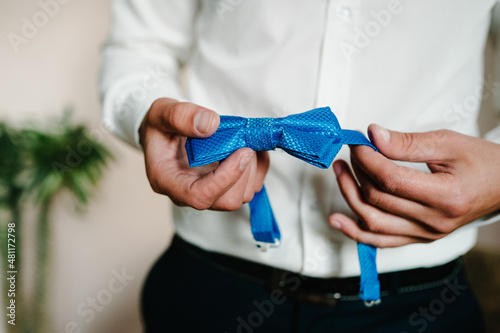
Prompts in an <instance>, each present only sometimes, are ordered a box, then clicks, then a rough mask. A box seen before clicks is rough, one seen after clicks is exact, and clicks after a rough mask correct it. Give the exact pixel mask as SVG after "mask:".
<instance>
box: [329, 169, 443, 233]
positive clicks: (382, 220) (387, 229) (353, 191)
mask: <svg viewBox="0 0 500 333" xmlns="http://www.w3.org/2000/svg"><path fill="white" fill-rule="evenodd" d="M334 169H335V173H336V174H337V182H338V184H339V187H340V190H341V193H342V195H343V196H344V199H345V200H346V202H347V204H348V205H349V207H350V208H351V209H352V211H353V212H354V213H355V214H356V215H357V216H358V217H359V219H360V220H361V221H362V222H363V226H364V227H365V228H366V229H367V230H368V231H371V232H374V233H380V234H388V235H399V236H411V237H423V238H432V239H434V238H435V237H437V236H436V235H435V234H434V233H432V232H430V231H429V230H428V229H427V228H426V227H424V226H422V225H421V224H419V223H415V222H412V221H409V220H407V219H405V218H402V217H399V216H396V215H393V214H390V213H387V212H385V211H383V210H380V209H378V208H375V207H373V206H371V205H369V204H368V203H366V202H365V201H364V199H363V196H362V193H361V189H360V188H359V187H358V185H357V183H356V180H355V179H354V176H353V174H352V172H351V171H350V169H349V167H348V166H347V164H346V163H345V162H344V161H336V162H335V164H334Z"/></svg>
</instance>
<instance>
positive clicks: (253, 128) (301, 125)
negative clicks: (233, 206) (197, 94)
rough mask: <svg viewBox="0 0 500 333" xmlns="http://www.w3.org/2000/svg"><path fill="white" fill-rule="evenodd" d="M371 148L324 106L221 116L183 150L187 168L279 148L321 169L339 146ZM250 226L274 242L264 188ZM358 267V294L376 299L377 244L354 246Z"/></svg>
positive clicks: (260, 237)
mask: <svg viewBox="0 0 500 333" xmlns="http://www.w3.org/2000/svg"><path fill="white" fill-rule="evenodd" d="M344 144H348V145H367V146H370V147H372V148H373V149H375V150H376V148H375V146H373V145H372V144H371V142H370V141H369V140H368V139H367V138H366V137H365V136H364V135H363V134H361V133H359V132H356V131H351V130H344V129H341V128H340V125H339V123H338V121H337V118H336V117H335V115H334V114H333V112H332V111H331V110H330V108H329V107H324V108H318V109H314V110H311V111H308V112H304V113H299V114H293V115H289V116H287V117H283V118H243V117H234V116H221V117H220V125H219V128H218V129H217V131H216V132H215V133H214V134H213V135H212V136H210V137H208V138H204V139H197V138H188V140H187V141H186V151H187V155H188V159H189V165H190V166H191V167H196V166H202V165H206V164H210V163H212V162H216V161H220V160H223V159H225V158H226V157H228V156H229V155H231V154H232V153H233V152H235V151H236V150H238V149H240V148H244V147H248V148H252V149H253V150H255V151H265V150H274V149H276V148H281V149H283V150H284V151H286V152H287V153H288V154H290V155H292V156H295V157H297V158H299V159H301V160H304V161H306V162H308V163H310V164H312V165H315V166H317V167H320V168H323V169H326V168H328V167H329V166H330V164H331V163H332V162H333V159H334V158H335V156H336V155H337V153H338V152H339V150H340V149H341V148H342V145H344ZM250 222H251V223H250V224H251V229H252V233H253V236H254V238H255V240H256V241H257V242H258V244H261V245H262V244H274V245H278V244H279V242H280V239H281V235H280V232H279V228H278V225H277V223H276V220H275V218H274V214H273V211H272V208H271V205H270V203H269V199H268V197H267V193H266V189H265V187H262V190H261V191H260V192H258V193H256V194H255V196H254V198H253V200H252V201H251V202H250ZM358 255H359V260H360V266H361V288H360V289H361V292H360V297H361V299H363V300H365V301H377V300H379V299H380V285H379V282H378V274H377V267H376V263H375V257H376V248H375V247H373V246H370V245H366V244H361V243H359V244H358Z"/></svg>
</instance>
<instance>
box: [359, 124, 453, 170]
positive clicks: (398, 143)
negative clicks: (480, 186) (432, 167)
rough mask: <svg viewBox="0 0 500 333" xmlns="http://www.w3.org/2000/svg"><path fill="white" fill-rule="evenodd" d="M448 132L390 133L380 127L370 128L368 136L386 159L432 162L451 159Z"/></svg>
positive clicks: (372, 126) (372, 125)
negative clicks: (448, 148) (447, 142)
mask: <svg viewBox="0 0 500 333" xmlns="http://www.w3.org/2000/svg"><path fill="white" fill-rule="evenodd" d="M448 134H449V132H448V131H432V132H425V133H407V132H397V131H390V130H388V129H385V128H383V127H382V126H380V125H376V124H371V125H370V126H368V136H369V137H370V140H371V141H372V142H373V144H374V145H375V146H376V147H377V149H378V150H379V151H380V152H381V153H382V154H383V155H384V156H386V157H388V158H390V159H393V160H398V161H410V162H430V161H432V160H436V159H440V160H442V159H444V158H447V157H449V156H448V155H449V152H448V151H447V147H449V144H446V141H447V140H449V139H450V138H449V137H448Z"/></svg>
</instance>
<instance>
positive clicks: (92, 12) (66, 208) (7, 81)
mask: <svg viewBox="0 0 500 333" xmlns="http://www.w3.org/2000/svg"><path fill="white" fill-rule="evenodd" d="M61 2H62V1H61ZM108 5H109V1H108V0H106V1H103V0H86V1H82V0H72V1H69V2H68V4H65V5H61V7H60V9H59V12H58V13H57V14H56V15H55V16H54V17H53V18H50V20H49V21H48V23H47V25H46V26H44V27H43V28H40V30H39V31H38V34H37V35H36V36H35V37H33V38H32V39H29V42H28V43H27V44H26V45H20V47H19V52H18V53H15V52H14V50H13V49H12V47H11V45H10V44H9V42H8V40H7V38H5V37H6V35H7V34H8V33H9V32H15V33H18V34H19V33H20V30H21V27H22V24H23V23H22V21H21V20H22V18H23V17H27V18H30V20H31V18H32V16H33V15H34V14H35V13H37V12H38V11H40V6H39V5H38V2H37V1H28V0H0V36H1V38H0V68H1V70H0V75H1V79H0V119H2V120H5V119H7V120H10V121H12V122H14V123H18V122H22V121H23V120H25V119H32V120H33V119H35V120H37V121H47V119H48V118H49V117H48V116H49V115H53V114H58V113H59V112H60V111H61V110H62V109H63V108H64V107H65V106H68V105H70V106H73V107H74V109H75V111H76V118H77V119H78V120H80V121H83V122H85V123H87V124H88V125H89V127H90V128H91V129H94V130H98V131H100V132H101V133H102V134H103V141H104V143H106V144H108V145H109V146H110V147H111V148H112V149H113V151H115V152H116V155H117V156H118V160H117V162H116V163H114V164H113V165H112V166H111V167H110V169H109V170H108V172H107V174H106V177H105V179H104V182H103V184H102V187H101V188H100V190H99V191H98V193H97V195H96V197H95V199H94V201H93V202H92V203H91V204H90V205H89V208H88V210H87V211H86V212H85V214H80V215H76V214H75V213H74V210H73V202H72V201H71V200H70V198H68V197H65V196H61V198H60V200H59V201H58V202H57V207H56V209H55V211H54V216H53V221H52V222H53V224H52V226H53V232H52V239H53V243H52V250H53V251H52V252H53V256H52V258H53V261H52V270H51V280H50V281H51V287H50V288H51V293H50V297H51V304H50V312H51V313H53V315H54V329H55V331H57V332H64V327H65V324H66V323H68V322H70V321H75V322H76V323H77V324H78V325H79V327H80V328H81V329H82V332H93V333H100V332H102V333H113V332H119V333H127V332H138V331H139V330H140V321H139V320H140V317H139V310H138V309H139V308H138V300H139V293H140V288H141V285H142V283H143V281H144V277H145V274H146V272H147V270H148V268H149V267H150V265H151V264H152V262H153V261H154V260H155V259H156V257H157V256H158V255H159V254H160V253H161V251H162V250H163V249H164V248H165V246H166V245H167V242H168V239H169V236H170V235H171V232H172V226H171V223H170V218H169V213H168V210H169V209H168V207H169V204H168V200H166V199H165V198H162V197H160V196H158V195H155V194H154V193H153V192H152V191H151V190H150V188H149V185H148V183H147V179H146V177H145V175H144V168H143V162H142V158H141V155H140V153H139V152H137V151H134V150H133V149H131V148H129V147H127V146H125V145H124V144H122V143H121V142H119V141H118V140H116V139H115V138H113V137H112V136H111V135H109V134H107V133H106V132H105V131H104V129H103V128H102V126H101V125H100V120H99V118H100V111H99V110H100V109H99V102H98V93H97V79H98V66H99V61H100V60H99V46H100V45H101V43H102V42H103V40H104V38H105V35H106V31H107V29H108V24H109V22H108V18H109V8H108ZM493 102H494V100H493V99H492V100H490V101H489V102H488V103H489V106H490V108H491V107H493ZM484 119H486V120H485V121H484V123H485V124H486V125H485V127H487V126H488V124H491V123H492V121H491V116H485V118H484ZM0 149H1V148H0ZM31 215H33V213H31ZM32 226H33V224H32V223H31V224H30V223H28V225H27V229H32V228H31V227H32ZM499 236H500V223H499V224H495V225H492V226H488V227H485V228H483V229H482V230H481V231H480V245H481V246H482V247H484V248H487V249H489V250H491V251H496V252H500V245H499V244H500V242H498V239H499ZM31 263H32V262H31ZM28 264H30V262H29V261H28ZM122 268H125V269H126V272H127V273H128V274H130V275H134V276H135V278H134V280H133V281H132V282H131V283H130V284H129V285H128V286H126V287H125V289H124V290H123V292H121V293H119V294H116V295H114V296H113V300H112V302H111V303H110V304H109V305H107V306H105V307H104V309H103V310H102V312H99V313H96V317H95V319H93V320H92V321H91V322H90V323H87V322H85V320H84V319H85V318H87V319H88V318H89V317H81V316H79V315H77V314H76V312H75V310H76V308H77V307H78V306H79V304H80V303H82V302H86V300H87V297H96V295H97V294H98V293H100V292H101V293H105V292H103V291H102V290H105V289H107V288H108V282H109V281H110V280H111V279H112V278H113V275H112V271H113V270H114V269H115V270H118V271H120V270H121V269H122ZM28 273H29V267H26V269H25V271H24V274H25V275H26V276H25V277H27V275H28ZM2 274H3V271H2ZM2 313H3V311H2ZM2 317H3V316H2Z"/></svg>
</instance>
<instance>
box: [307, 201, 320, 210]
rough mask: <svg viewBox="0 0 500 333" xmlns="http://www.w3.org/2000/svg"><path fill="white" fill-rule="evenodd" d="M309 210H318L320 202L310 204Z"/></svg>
mask: <svg viewBox="0 0 500 333" xmlns="http://www.w3.org/2000/svg"><path fill="white" fill-rule="evenodd" d="M309 208H311V210H318V209H319V202H318V201H317V200H313V201H311V203H310V204H309Z"/></svg>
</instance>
